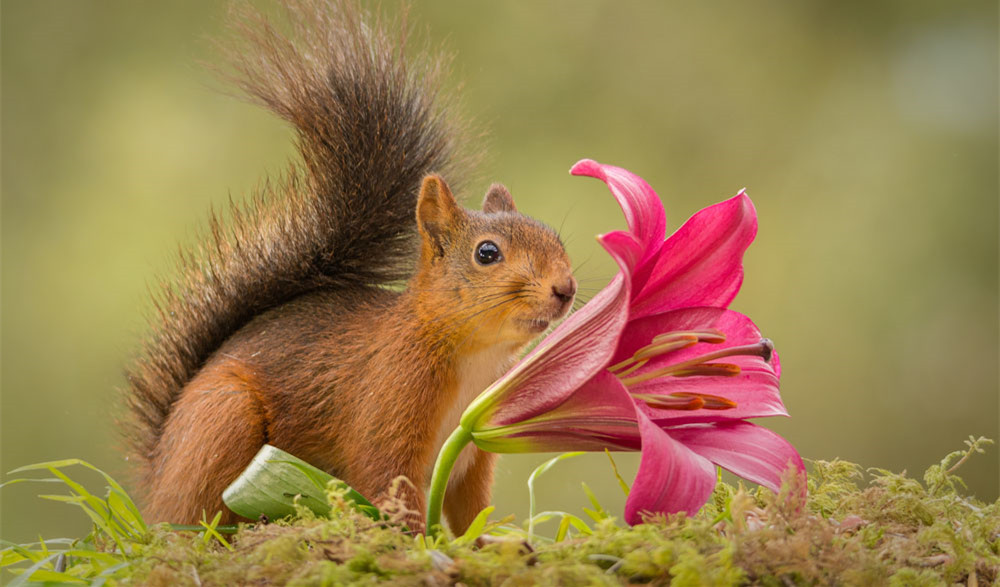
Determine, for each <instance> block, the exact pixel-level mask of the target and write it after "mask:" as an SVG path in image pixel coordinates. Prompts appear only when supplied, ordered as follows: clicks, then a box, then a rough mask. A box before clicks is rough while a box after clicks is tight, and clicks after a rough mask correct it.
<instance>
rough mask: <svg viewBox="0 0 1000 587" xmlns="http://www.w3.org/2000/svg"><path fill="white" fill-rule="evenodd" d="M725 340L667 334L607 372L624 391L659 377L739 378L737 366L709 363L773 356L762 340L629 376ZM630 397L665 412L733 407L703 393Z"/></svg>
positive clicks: (707, 333)
mask: <svg viewBox="0 0 1000 587" xmlns="http://www.w3.org/2000/svg"><path fill="white" fill-rule="evenodd" d="M725 340H726V335H725V334H723V333H722V332H719V331H718V330H692V331H683V332H667V333H664V334H660V335H659V336H656V337H655V338H653V340H652V341H651V342H650V343H649V344H648V345H646V346H644V347H642V348H640V349H639V350H637V351H636V352H635V353H634V354H633V355H632V356H631V357H629V358H628V359H625V360H624V361H622V362H620V363H618V364H616V365H612V366H611V367H609V368H608V371H610V372H611V373H613V374H614V375H615V376H616V377H618V379H619V380H620V381H621V382H622V383H623V384H624V385H625V386H626V387H632V386H634V385H636V384H638V383H642V382H644V381H649V380H650V379H657V378H659V377H696V376H709V377H735V376H736V375H739V374H740V367H739V365H734V364H732V363H713V362H711V361H715V360H717V359H722V358H725V357H736V356H757V357H761V358H763V359H764V361H770V360H771V355H772V354H773V353H774V344H773V343H772V342H771V341H770V340H769V339H766V338H762V339H760V342H758V343H755V344H746V345H741V346H734V347H729V348H726V349H720V350H718V351H715V352H713V353H707V354H704V355H701V356H699V357H696V358H694V359H690V360H687V361H682V362H680V363H674V364H673V365H667V366H665V367H661V368H659V369H653V370H652V371H646V372H645V373H640V374H638V375H632V373H635V372H636V371H637V370H639V369H641V368H642V367H643V366H645V365H646V363H648V362H649V360H650V359H652V358H653V357H657V356H660V355H665V354H668V353H672V352H674V351H677V350H680V349H683V348H687V347H690V346H693V345H695V344H698V343H699V342H706V343H709V344H721V343H723V342H725ZM632 397H634V398H635V399H638V400H640V401H643V402H645V403H646V404H647V405H649V406H650V407H653V408H659V409H665V410H699V409H706V410H729V409H732V408H735V407H736V402H734V401H733V400H731V399H727V398H724V397H719V396H716V395H709V394H704V393H688V392H679V393H671V394H668V395H656V394H650V393H632Z"/></svg>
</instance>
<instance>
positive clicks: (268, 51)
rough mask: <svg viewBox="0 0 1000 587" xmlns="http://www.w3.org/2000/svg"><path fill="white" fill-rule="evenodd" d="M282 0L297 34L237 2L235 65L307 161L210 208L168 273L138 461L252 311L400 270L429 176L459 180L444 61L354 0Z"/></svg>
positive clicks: (144, 370)
mask: <svg viewBox="0 0 1000 587" xmlns="http://www.w3.org/2000/svg"><path fill="white" fill-rule="evenodd" d="M285 8H286V12H287V15H288V19H287V20H288V21H289V28H290V30H291V34H290V35H285V34H282V33H281V32H279V31H278V29H277V28H276V27H275V26H274V25H272V24H271V23H270V22H268V21H267V19H265V18H264V17H263V16H262V15H260V14H259V13H256V12H254V11H253V10H251V9H249V8H241V9H240V10H239V11H238V14H236V16H234V22H235V26H234V27H233V28H234V31H235V32H236V36H237V38H238V39H239V42H238V43H237V44H235V45H233V46H231V48H230V49H227V51H226V52H227V53H228V55H229V57H230V62H231V63H232V66H233V67H232V70H231V71H230V73H229V74H227V77H228V78H229V79H230V80H231V81H233V82H235V84H236V86H237V87H238V88H240V89H241V90H242V91H243V92H245V93H246V95H247V96H249V97H250V99H252V100H253V101H255V102H257V103H260V104H262V105H264V106H266V107H268V108H269V109H271V110H272V111H274V112H275V113H276V114H278V115H279V116H281V117H282V118H284V119H285V120H287V121H288V122H290V123H291V124H292V125H294V127H295V129H296V131H297V135H298V148H299V152H300V153H301V156H302V162H301V164H299V165H297V166H295V167H294V168H293V169H292V170H291V172H290V173H289V175H288V177H287V178H285V179H283V180H281V181H278V182H272V183H267V184H265V186H264V187H263V188H262V189H261V190H259V192H258V193H257V194H256V195H255V196H254V197H253V198H252V200H251V201H250V202H249V203H247V204H246V205H244V206H233V207H232V210H231V219H230V220H228V221H227V222H225V223H224V222H223V221H222V220H220V218H219V217H218V216H216V215H214V214H213V216H212V218H211V220H210V234H209V235H208V236H207V238H206V239H204V241H203V243H204V244H203V245H202V246H201V247H200V248H199V249H198V250H195V251H190V252H188V253H184V254H182V256H181V263H180V265H181V267H180V271H181V275H180V276H179V278H178V279H176V280H174V281H172V282H168V283H165V284H164V286H163V289H162V293H161V294H160V296H159V297H158V298H157V300H156V309H157V312H156V315H155V319H154V320H153V323H152V325H151V326H152V327H151V334H150V335H149V337H148V339H147V340H146V344H145V347H144V349H143V350H144V353H143V356H142V357H141V358H140V359H139V360H138V361H137V362H136V363H135V364H134V365H133V366H132V368H131V369H130V370H129V371H128V372H127V377H128V382H129V387H130V389H129V390H128V393H127V400H126V401H127V403H128V406H129V409H130V411H131V416H132V418H131V419H130V424H131V425H130V426H129V434H128V437H129V440H130V442H131V444H132V448H133V449H134V457H133V458H135V459H137V460H138V461H139V463H138V465H139V467H140V468H141V469H148V464H149V459H150V458H151V457H152V455H153V451H154V450H155V447H156V445H157V443H158V441H159V437H160V434H161V433H162V430H163V427H164V424H165V421H166V419H167V416H168V415H169V413H170V410H171V407H172V405H173V404H174V402H175V401H176V400H177V398H178V396H179V393H180V391H181V389H182V388H183V386H184V385H185V383H187V381H188V380H190V379H191V377H192V376H193V375H194V374H195V373H196V372H197V370H198V369H199V368H200V367H201V365H202V364H203V363H204V361H205V360H206V359H207V358H208V356H209V355H210V354H211V353H212V352H213V351H214V350H215V349H217V348H218V347H219V345H221V344H222V342H223V341H225V340H226V339H227V338H228V337H229V336H230V335H232V334H233V333H234V332H236V331H237V330H238V329H239V328H240V327H242V326H243V325H244V324H246V323H247V322H248V321H249V320H250V319H251V318H253V317H254V316H255V315H257V314H259V313H261V312H263V311H265V310H267V309H268V308H271V307H274V306H276V305H278V304H281V303H282V302H285V301H287V300H289V299H291V298H293V297H295V296H298V295H301V294H302V293H304V292H307V291H310V290H313V289H315V288H319V287H331V286H333V287H336V286H348V285H354V284H378V283H387V282H392V281H396V280H399V279H402V278H405V277H406V276H407V275H408V273H409V272H410V271H411V268H412V260H413V259H414V258H415V257H414V251H415V247H414V244H415V243H414V239H415V233H416V231H415V228H416V226H415V219H414V218H415V215H414V209H415V206H416V197H417V192H418V189H419V184H420V180H421V178H422V177H423V175H424V174H426V173H428V172H429V171H436V172H439V173H442V174H444V175H445V176H446V177H448V178H449V179H453V178H454V177H455V173H456V172H457V171H458V170H456V169H455V163H456V162H459V164H461V162H462V161H467V160H468V158H467V157H466V156H465V154H461V155H460V154H459V153H458V151H459V150H460V147H459V146H458V145H457V144H456V137H457V136H458V135H457V134H456V133H455V132H453V127H454V121H455V120H456V118H455V116H454V114H453V113H446V112H445V111H444V109H443V108H442V107H441V106H440V105H439V104H438V103H437V102H436V97H437V94H438V90H439V80H440V79H441V77H442V75H441V74H442V62H441V59H440V57H435V58H433V59H428V58H426V57H420V58H417V59H408V58H407V57H406V56H404V50H405V39H406V31H405V30H404V27H402V26H390V25H387V24H386V23H385V22H383V21H381V20H373V19H370V18H367V17H366V15H364V14H363V13H362V11H361V10H360V9H359V8H358V7H357V6H356V5H355V4H353V3H350V2H349V1H348V0H288V2H287V5H286V6H285ZM426 54H427V53H426V52H425V53H424V55H426ZM144 473H145V470H144V471H142V472H141V473H140V476H141V477H145V474H144Z"/></svg>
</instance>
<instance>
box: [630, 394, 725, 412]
mask: <svg viewBox="0 0 1000 587" xmlns="http://www.w3.org/2000/svg"><path fill="white" fill-rule="evenodd" d="M632 397H634V398H636V399H638V400H640V401H643V402H645V403H646V405H647V406H649V407H651V408H658V409H661V410H701V409H705V410H731V409H733V408H735V407H736V402H734V401H733V400H731V399H728V398H724V397H720V396H717V395H709V394H707V393H688V392H678V393H671V394H669V395H656V394H651V393H634V394H632Z"/></svg>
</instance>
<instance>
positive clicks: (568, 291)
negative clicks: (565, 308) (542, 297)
mask: <svg viewBox="0 0 1000 587" xmlns="http://www.w3.org/2000/svg"><path fill="white" fill-rule="evenodd" d="M552 295H554V296H555V297H557V298H559V300H560V301H561V302H563V303H566V302H569V301H570V300H572V299H573V296H574V295H576V280H575V279H573V278H572V277H570V278H569V279H567V280H566V281H565V282H564V283H562V284H560V285H553V286H552Z"/></svg>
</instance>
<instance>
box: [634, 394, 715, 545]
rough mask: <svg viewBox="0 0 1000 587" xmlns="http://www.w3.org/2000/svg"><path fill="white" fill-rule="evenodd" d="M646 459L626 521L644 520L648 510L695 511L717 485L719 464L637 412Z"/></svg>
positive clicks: (664, 511)
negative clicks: (716, 469)
mask: <svg viewBox="0 0 1000 587" xmlns="http://www.w3.org/2000/svg"><path fill="white" fill-rule="evenodd" d="M636 417H637V418H638V423H639V433H640V434H641V435H642V460H640V461H639V472H638V473H637V474H636V476H635V482H634V483H633V484H632V490H631V491H630V492H629V496H628V500H626V502H625V521H626V522H628V523H629V524H632V525H635V524H639V523H641V522H642V514H643V513H644V512H654V513H658V512H662V513H670V514H672V513H676V512H687V513H688V514H693V513H694V512H696V511H698V509H699V508H701V506H702V505H704V504H705V502H706V501H708V498H709V496H710V495H711V494H712V489H713V488H714V487H715V467H713V466H712V463H710V462H709V461H708V459H706V458H705V457H703V456H700V455H698V454H696V453H695V452H693V451H691V450H689V449H688V448H687V447H685V446H684V445H683V444H681V443H680V442H678V441H677V440H675V439H673V438H671V437H670V435H669V434H668V433H666V432H664V431H663V430H661V429H660V427H659V426H657V425H656V424H654V423H653V422H650V420H649V418H647V417H646V416H645V415H644V414H643V413H642V412H640V411H638V410H637V411H636Z"/></svg>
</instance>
